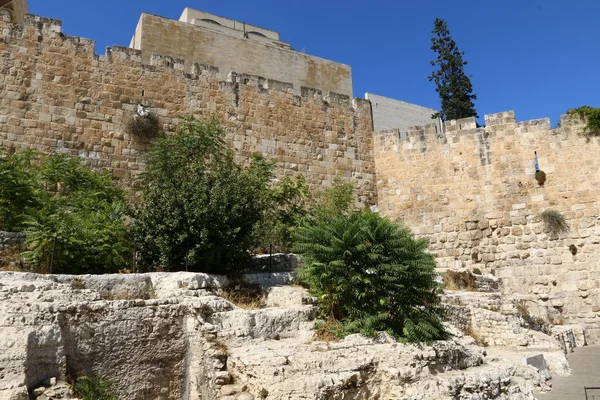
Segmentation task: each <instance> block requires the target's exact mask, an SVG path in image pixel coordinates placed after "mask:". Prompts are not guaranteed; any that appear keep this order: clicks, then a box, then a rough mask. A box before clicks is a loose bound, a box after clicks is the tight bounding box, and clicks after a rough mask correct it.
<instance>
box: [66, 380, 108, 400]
mask: <svg viewBox="0 0 600 400" xmlns="http://www.w3.org/2000/svg"><path fill="white" fill-rule="evenodd" d="M72 388H73V391H74V392H75V394H76V395H77V396H79V397H80V398H81V400H118V399H119V397H118V396H117V395H116V394H115V392H114V391H113V389H112V384H111V382H109V381H107V380H106V379H104V377H102V375H94V376H89V377H88V376H80V377H79V378H77V380H76V381H75V383H74V384H73V386H72Z"/></svg>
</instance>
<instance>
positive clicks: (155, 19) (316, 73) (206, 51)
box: [132, 13, 352, 97]
mask: <svg viewBox="0 0 600 400" xmlns="http://www.w3.org/2000/svg"><path fill="white" fill-rule="evenodd" d="M226 29H227V28H226V27H218V26H216V27H213V29H211V28H210V26H209V25H206V24H205V25H204V26H198V25H192V24H190V23H187V22H180V21H175V20H172V19H169V18H163V17H159V16H156V15H151V14H146V13H144V14H142V16H141V18H140V21H139V23H138V26H137V28H136V33H135V36H134V38H133V40H132V47H134V48H135V49H138V50H142V51H144V55H143V60H144V62H149V60H150V58H149V57H150V54H152V53H157V54H165V55H169V56H171V57H176V58H180V59H182V60H185V62H186V63H187V64H188V65H189V64H191V63H193V62H200V63H203V64H208V65H215V66H217V67H218V68H219V69H221V70H222V71H229V70H233V71H238V72H241V73H248V74H252V75H257V76H260V77H262V78H264V79H275V80H278V81H284V82H291V83H292V84H293V88H294V89H295V91H296V93H299V92H300V88H301V87H302V86H305V87H310V88H315V89H318V90H321V91H323V92H328V91H331V92H335V93H341V94H344V95H347V96H350V97H351V96H352V73H351V70H350V67H349V66H347V65H344V64H340V63H336V62H333V61H329V60H325V59H322V58H318V57H314V56H310V55H307V54H304V53H300V52H297V51H293V50H290V49H288V48H286V47H285V46H283V45H281V44H279V45H278V44H276V43H271V44H267V43H266V42H260V41H256V40H252V39H247V38H244V37H236V36H234V35H232V34H228V33H226V32H225V31H223V30H226ZM234 32H237V31H234ZM240 33H241V32H240Z"/></svg>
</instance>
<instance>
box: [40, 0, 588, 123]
mask: <svg viewBox="0 0 600 400" xmlns="http://www.w3.org/2000/svg"><path fill="white" fill-rule="evenodd" d="M185 7H193V8H197V9H200V10H203V11H207V12H210V13H214V14H218V15H221V16H224V17H228V18H233V19H237V20H240V21H244V22H247V23H250V24H254V25H258V26H262V27H265V28H269V29H273V30H276V31H279V32H280V34H281V39H282V40H283V41H286V42H289V43H291V45H292V46H293V47H294V48H295V49H297V50H305V51H306V52H307V53H308V54H312V55H315V56H319V57H323V58H327V59H330V60H334V61H338V62H342V63H344V64H348V65H350V66H351V67H352V73H353V80H354V95H355V96H356V97H364V93H365V92H372V93H376V94H380V95H384V96H388V97H392V98H396V99H400V100H404V101H408V102H412V103H416V104H420V105H423V106H427V107H431V108H439V99H438V97H437V93H436V92H435V86H434V84H433V83H432V82H429V81H428V79H427V76H428V75H429V74H430V73H431V71H432V67H431V66H430V64H429V61H430V60H433V59H434V54H433V52H432V51H431V50H430V46H431V43H430V38H431V33H430V32H431V29H432V26H433V20H434V19H435V18H436V17H440V18H443V19H445V20H446V21H447V22H448V27H449V29H450V32H451V33H452V36H453V37H454V39H455V40H456V42H457V43H458V46H459V47H460V49H461V50H462V51H464V52H465V59H466V60H467V61H468V62H469V64H468V65H467V66H466V71H467V73H468V74H469V75H472V77H471V80H472V83H473V87H474V92H475V94H477V96H478V99H477V101H476V108H477V111H478V113H479V116H480V119H481V121H482V120H483V115H484V114H490V113H495V112H500V111H506V110H515V111H516V114H517V120H528V119H534V118H543V117H550V118H551V119H552V122H553V124H555V123H556V122H557V121H558V117H559V116H560V114H562V113H564V112H565V111H566V110H567V109H568V108H571V107H578V106H580V105H583V104H589V105H592V106H595V107H600V95H599V94H600V79H599V74H598V73H597V71H598V70H600V29H598V15H600V1H598V0H578V1H564V0H503V1H498V0H454V1H449V0H430V1H427V2H419V1H411V2H406V1H402V0H398V1H377V0H371V1H370V2H366V1H356V0H345V1H339V0H335V1H326V0H321V1H316V0H303V1H294V2H292V1H288V2H284V1H274V0H270V1H269V0H244V1H240V0H228V1H211V2H208V1H206V2H205V1H195V0H168V1H164V0H162V1H156V0H146V1H141V0H121V1H116V0H103V1H101V2H92V1H81V0H77V1H75V0H53V1H50V0H29V10H30V13H32V14H38V15H43V16H47V17H52V18H57V19H62V20H63V30H64V32H65V33H66V34H69V35H75V36H83V37H87V38H90V39H94V40H96V52H97V53H101V54H104V49H105V47H106V46H111V45H120V46H127V45H129V41H130V39H131V36H132V35H133V32H134V28H135V26H136V24H137V21H138V19H139V16H140V13H141V12H142V11H146V12H149V13H153V14H158V15H161V16H165V17H170V18H174V19H178V18H179V16H180V14H181V12H182V10H183V9H184V8H185Z"/></svg>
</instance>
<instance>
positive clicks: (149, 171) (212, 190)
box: [135, 117, 273, 275]
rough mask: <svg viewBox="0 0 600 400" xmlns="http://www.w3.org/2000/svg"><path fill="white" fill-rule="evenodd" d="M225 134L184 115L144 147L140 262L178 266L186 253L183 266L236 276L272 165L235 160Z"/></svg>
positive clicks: (267, 200) (259, 222) (264, 210)
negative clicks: (169, 132)
mask: <svg viewBox="0 0 600 400" xmlns="http://www.w3.org/2000/svg"><path fill="white" fill-rule="evenodd" d="M224 136H225V132H224V131H223V130H222V129H221V128H220V127H219V125H218V122H217V121H216V120H215V119H211V120H207V121H201V120H197V119H194V118H193V117H185V118H183V120H182V122H181V123H180V124H179V125H178V127H177V130H176V133H175V134H174V135H173V136H168V137H167V136H162V137H160V138H159V139H158V140H157V141H156V143H155V145H154V146H153V148H152V149H150V150H149V151H148V152H147V154H146V169H145V171H144V172H143V173H142V174H140V181H139V183H140V186H141V194H142V198H143V200H144V201H143V202H142V203H141V204H140V205H139V207H138V209H137V211H136V217H137V220H136V223H135V231H136V235H137V242H138V244H139V249H140V251H141V254H142V257H143V259H142V260H141V262H142V265H143V266H144V267H145V268H147V269H151V268H155V267H160V268H162V269H165V270H182V269H185V268H186V259H187V268H188V269H189V270H190V271H202V272H210V273H225V274H229V275H235V274H237V273H240V272H241V270H242V268H243V266H244V265H245V264H246V262H247V260H248V258H249V252H248V251H249V250H250V249H252V248H255V247H256V246H257V245H258V244H259V242H260V240H259V234H260V229H261V228H262V227H263V221H264V220H265V217H266V216H267V215H268V210H269V209H270V207H272V204H273V203H272V198H271V193H270V190H269V182H270V180H271V178H272V177H273V163H271V162H268V161H266V160H265V159H263V158H262V157H260V156H255V157H253V158H252V161H251V163H250V165H249V166H248V167H247V168H243V167H241V166H239V165H237V164H236V163H235V162H234V155H233V152H232V150H231V149H230V148H229V147H228V146H227V145H226V143H225V141H224Z"/></svg>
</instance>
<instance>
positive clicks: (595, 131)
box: [567, 106, 600, 136]
mask: <svg viewBox="0 0 600 400" xmlns="http://www.w3.org/2000/svg"><path fill="white" fill-rule="evenodd" d="M567 114H568V115H578V116H579V117H581V118H584V119H586V120H587V125H586V126H585V129H586V130H587V131H588V134H589V135H594V136H598V135H600V108H594V107H590V106H582V107H579V108H572V109H570V110H568V111H567Z"/></svg>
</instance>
